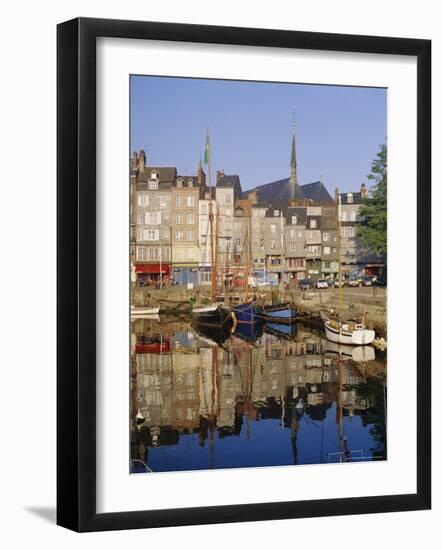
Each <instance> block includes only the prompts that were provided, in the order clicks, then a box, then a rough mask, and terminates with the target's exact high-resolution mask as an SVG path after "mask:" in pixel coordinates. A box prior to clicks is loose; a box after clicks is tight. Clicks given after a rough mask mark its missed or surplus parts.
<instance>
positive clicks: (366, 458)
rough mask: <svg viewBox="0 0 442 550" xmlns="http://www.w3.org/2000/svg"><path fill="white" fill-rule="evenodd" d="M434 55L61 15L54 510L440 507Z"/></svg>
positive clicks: (247, 512)
mask: <svg viewBox="0 0 442 550" xmlns="http://www.w3.org/2000/svg"><path fill="white" fill-rule="evenodd" d="M430 52H431V45H430V42H429V41H427V40H415V39H406V38H387V37H373V36H351V35H333V34H321V33H306V32H295V31H280V30H264V29H251V28H234V27H231V28H230V27H229V28H227V27H216V26H201V25H182V24H170V23H156V22H155V23H153V22H136V21H114V20H101V19H76V20H72V21H68V22H66V23H62V24H60V25H59V26H58V65H57V66H58V168H57V170H58V172H57V177H58V277H57V279H58V384H57V390H58V407H57V413H58V474H57V475H58V478H57V487H58V512H57V522H58V524H59V525H62V526H64V527H67V528H70V529H73V530H76V531H100V530H110V529H130V528H142V527H161V526H174V525H190V524H207V523H221V522H238V521H254V520H270V519H284V518H299V517H315V516H325V515H343V514H360V513H374V512H390V511H403V510H404V511H405V510H423V509H428V508H429V507H430V493H431V491H430V469H431V446H430V433H431V426H430V408H431V407H430V405H431V403H430V376H431V363H430V361H431V357H430V334H431V331H430V305H431V300H430V212H431V181H430V162H431V158H430V149H431V148H430V136H431V125H430V122H431V116H430V113H431V106H430V103H431V95H430V65H431V62H430ZM387 182H388V185H387ZM387 267H388V269H387Z"/></svg>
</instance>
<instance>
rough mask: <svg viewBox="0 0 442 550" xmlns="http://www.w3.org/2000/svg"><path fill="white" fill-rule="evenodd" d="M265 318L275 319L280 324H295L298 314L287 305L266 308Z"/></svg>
mask: <svg viewBox="0 0 442 550" xmlns="http://www.w3.org/2000/svg"><path fill="white" fill-rule="evenodd" d="M263 315H264V317H265V318H266V319H269V318H270V319H271V320H273V319H275V321H277V322H278V323H293V322H294V321H295V319H296V316H297V312H296V310H294V309H293V308H291V307H288V306H287V304H279V305H271V306H264V313H263Z"/></svg>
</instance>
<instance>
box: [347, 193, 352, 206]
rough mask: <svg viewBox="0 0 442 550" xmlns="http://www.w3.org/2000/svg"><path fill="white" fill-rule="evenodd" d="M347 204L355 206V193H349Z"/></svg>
mask: <svg viewBox="0 0 442 550" xmlns="http://www.w3.org/2000/svg"><path fill="white" fill-rule="evenodd" d="M347 204H353V193H347Z"/></svg>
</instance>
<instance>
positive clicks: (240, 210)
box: [235, 208, 243, 216]
mask: <svg viewBox="0 0 442 550" xmlns="http://www.w3.org/2000/svg"><path fill="white" fill-rule="evenodd" d="M242 215H243V211H242V208H237V209H236V210H235V216H242Z"/></svg>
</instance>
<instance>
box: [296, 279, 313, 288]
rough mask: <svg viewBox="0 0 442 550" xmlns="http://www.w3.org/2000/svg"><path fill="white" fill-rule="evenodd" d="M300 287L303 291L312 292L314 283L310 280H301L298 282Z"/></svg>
mask: <svg viewBox="0 0 442 550" xmlns="http://www.w3.org/2000/svg"><path fill="white" fill-rule="evenodd" d="M298 286H299V288H300V289H301V290H310V289H311V288H312V287H313V281H311V280H310V279H301V280H300V281H299V282H298Z"/></svg>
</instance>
